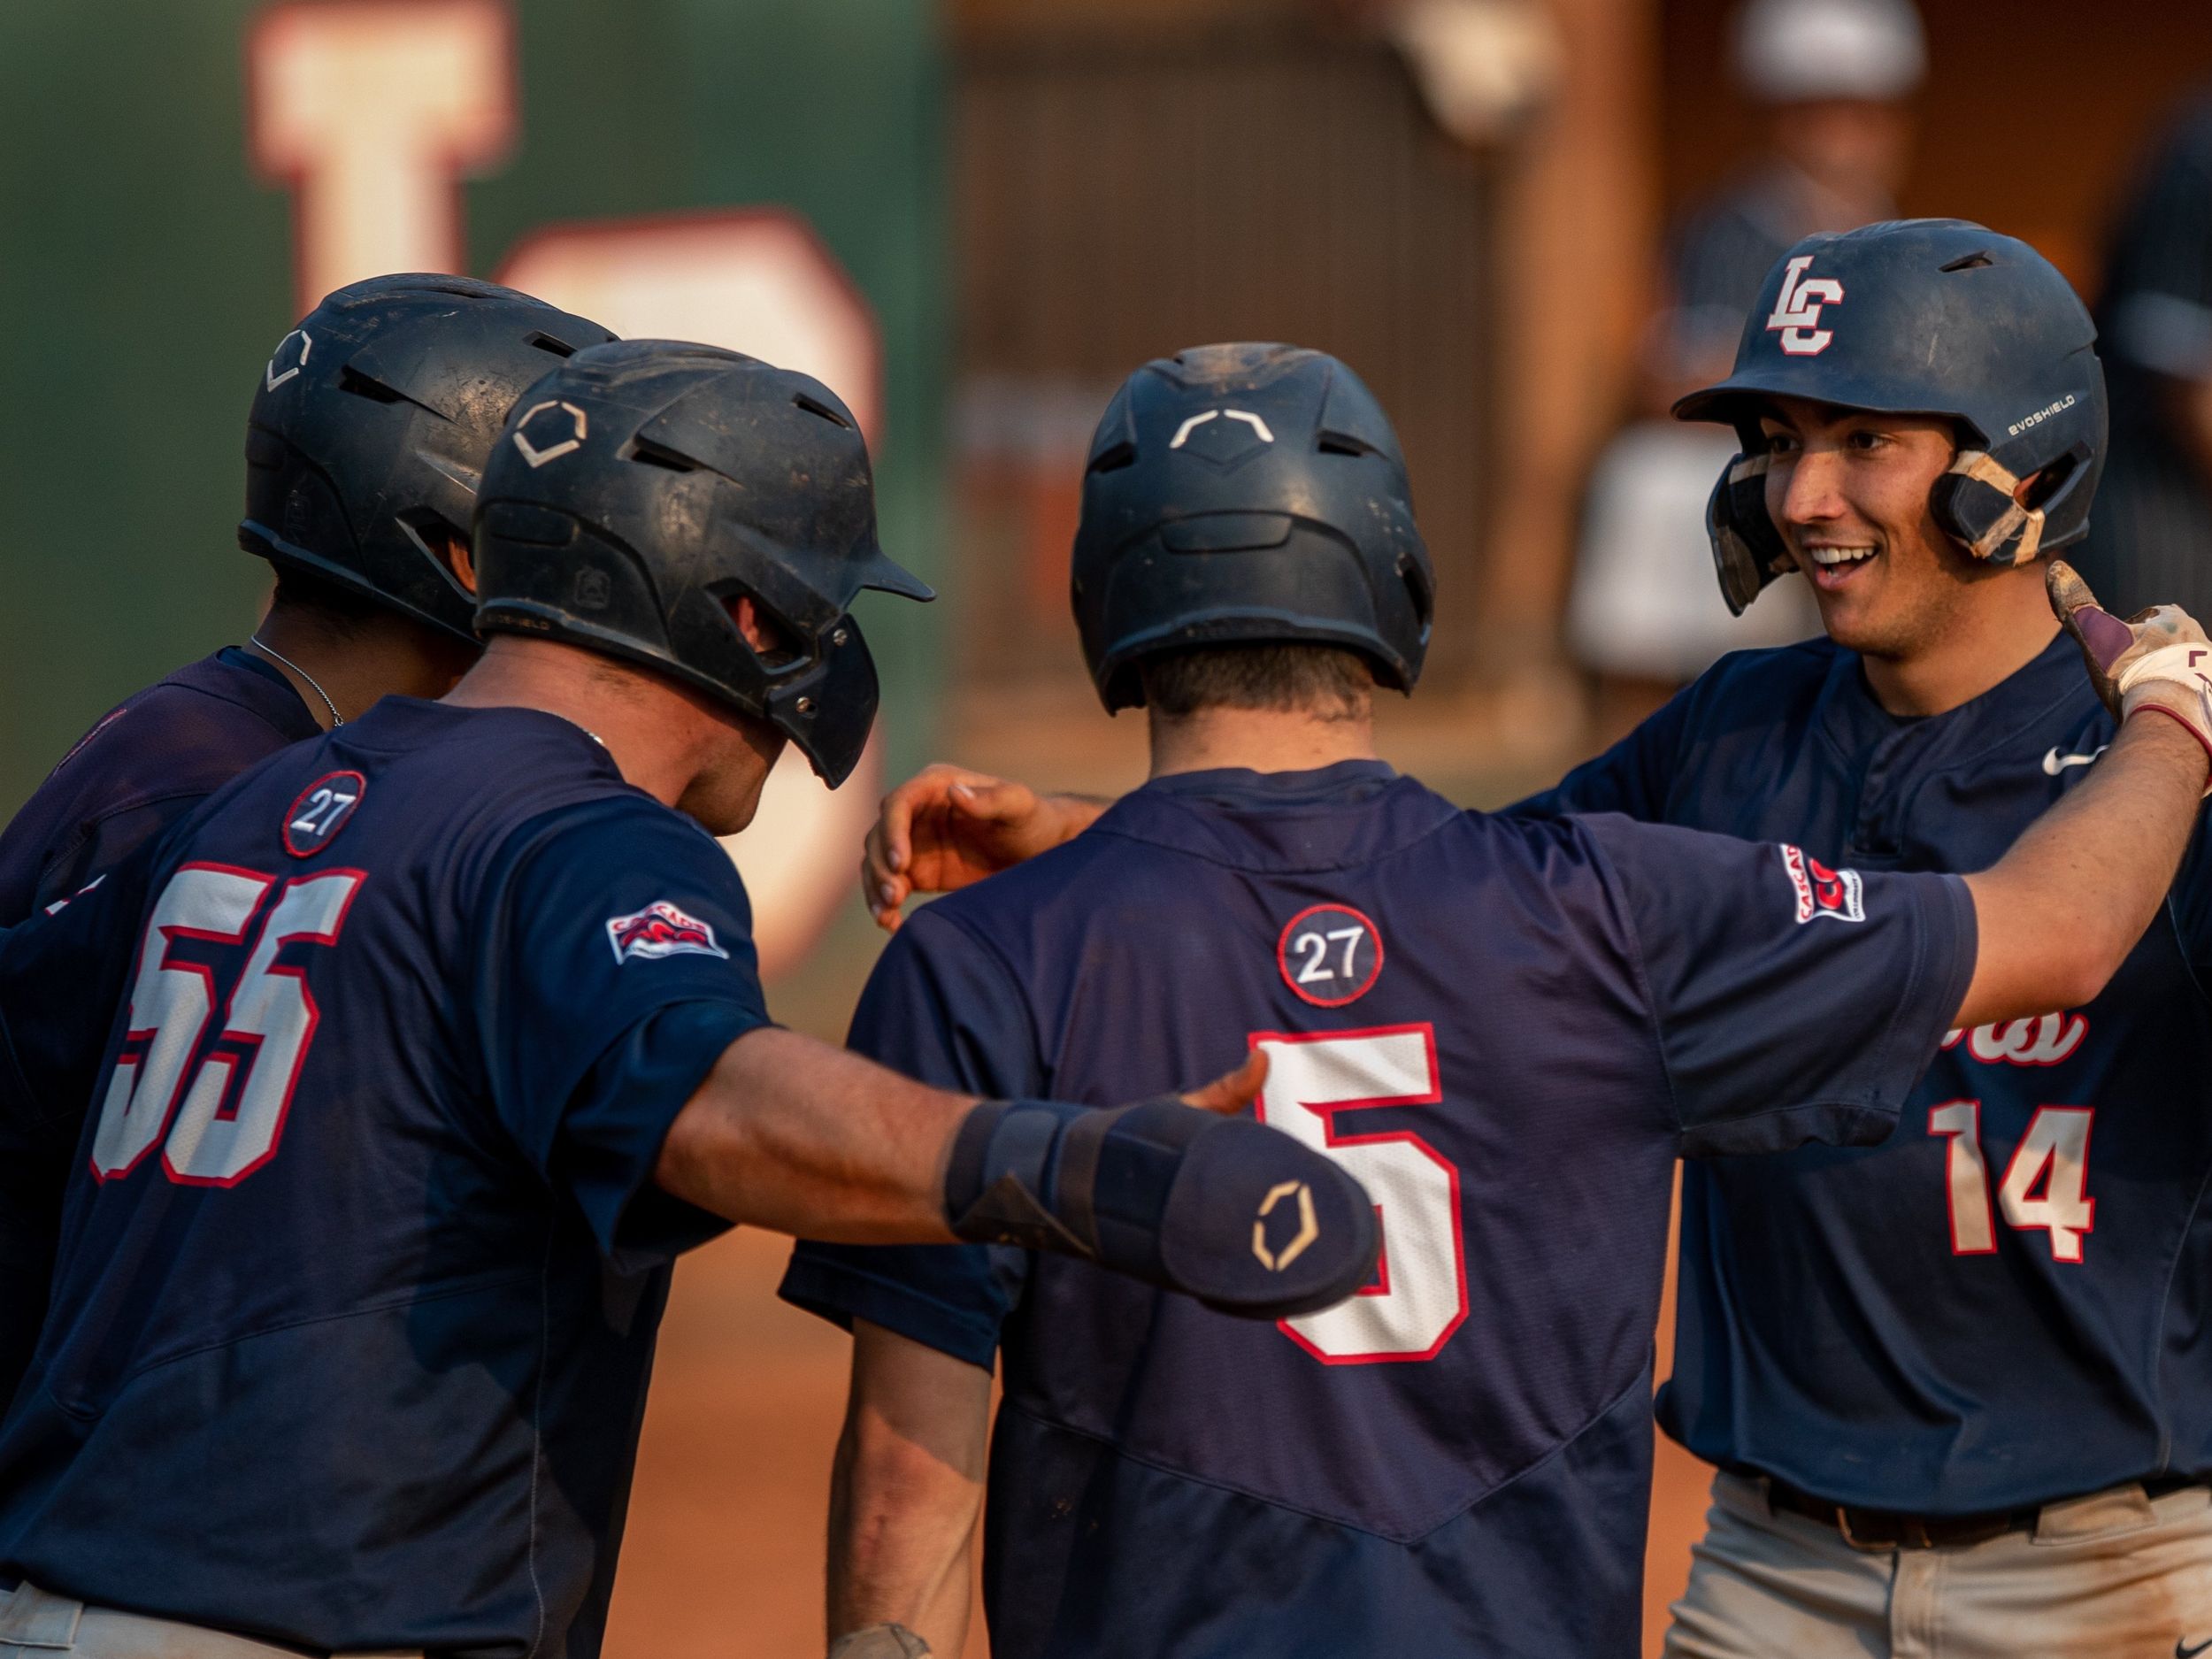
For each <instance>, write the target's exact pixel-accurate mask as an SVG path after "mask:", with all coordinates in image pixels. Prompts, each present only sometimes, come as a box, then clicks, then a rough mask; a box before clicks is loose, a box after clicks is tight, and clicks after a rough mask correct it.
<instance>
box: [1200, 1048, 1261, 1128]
mask: <svg viewBox="0 0 2212 1659" xmlns="http://www.w3.org/2000/svg"><path fill="white" fill-rule="evenodd" d="M1264 1087H1267V1050H1266V1049H1264V1048H1255V1049H1253V1050H1252V1052H1251V1053H1250V1054H1248V1055H1247V1056H1244V1064H1242V1065H1240V1066H1239V1067H1238V1068H1237V1069H1236V1070H1235V1071H1225V1072H1223V1073H1222V1074H1221V1075H1220V1076H1219V1077H1217V1078H1216V1079H1214V1080H1213V1081H1212V1082H1210V1083H1209V1084H1207V1085H1206V1087H1203V1088H1201V1089H1193V1090H1192V1091H1191V1092H1190V1093H1189V1094H1186V1095H1184V1096H1183V1104H1184V1105H1186V1106H1195V1107H1197V1108H1198V1110H1200V1111H1202V1112H1217V1113H1218V1114H1219V1115H1220V1116H1222V1117H1224V1118H1233V1117H1235V1116H1236V1115H1237V1114H1238V1113H1239V1112H1240V1111H1242V1110H1244V1109H1245V1108H1246V1107H1247V1106H1249V1105H1250V1104H1251V1103H1252V1102H1254V1101H1256V1100H1257V1099H1259V1097H1260V1090H1262V1089H1263V1088H1264Z"/></svg>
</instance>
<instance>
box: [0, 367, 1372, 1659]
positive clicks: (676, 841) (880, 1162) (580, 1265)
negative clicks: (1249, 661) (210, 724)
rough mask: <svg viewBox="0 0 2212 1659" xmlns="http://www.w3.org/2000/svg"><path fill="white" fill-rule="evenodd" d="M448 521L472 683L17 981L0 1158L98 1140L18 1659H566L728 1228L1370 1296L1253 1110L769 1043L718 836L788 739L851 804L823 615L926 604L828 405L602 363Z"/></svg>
mask: <svg viewBox="0 0 2212 1659" xmlns="http://www.w3.org/2000/svg"><path fill="white" fill-rule="evenodd" d="M482 494H483V503H482V505H481V507H480V510H479V513H478V519H477V522H478V526H479V530H478V534H477V538H476V541H475V544H474V546H475V554H476V558H477V561H478V568H479V575H480V580H479V584H478V586H479V594H480V611H479V613H478V621H479V626H480V628H481V629H482V630H483V631H484V632H485V633H486V634H487V635H488V637H489V639H490V641H491V643H490V645H489V648H488V650H487V652H486V654H485V656H484V657H483V658H482V660H481V661H480V663H479V664H477V665H476V666H475V667H474V668H472V670H471V671H470V672H469V673H468V674H467V676H466V677H465V678H464V680H462V681H461V683H460V685H459V686H458V687H456V688H455V690H454V691H453V692H452V694H451V695H449V696H448V697H447V698H446V699H445V700H443V701H442V702H439V703H427V702H422V701H419V700H417V699H414V698H411V697H404V696H388V697H386V698H385V699H383V700H382V701H381V702H380V703H378V704H377V705H376V706H375V707H373V708H372V709H371V710H368V711H367V712H366V713H365V714H364V715H362V716H361V717H360V718H358V719H355V720H349V721H348V722H347V723H346V724H345V725H344V726H341V727H338V728H336V729H334V730H333V731H331V732H329V733H326V734H325V735H324V736H322V737H321V738H320V739H319V740H316V741H310V742H307V743H303V744H298V745H295V746H293V747H291V748H290V749H286V750H284V751H282V752H280V754H278V755H276V756H274V757H272V758H270V759H269V760H267V761H265V762H264V763H263V764H261V765H259V766H258V767H256V768H254V769H252V770H250V771H249V772H246V773H245V774H244V775H243V776H242V777H240V778H238V779H237V780H234V782H233V783H231V784H230V785H229V786H227V787H226V788H224V789H223V790H221V791H219V793H218V794H217V795H215V796H214V797H212V798H211V799H210V800H209V801H208V802H206V803H204V804H203V805H202V806H201V807H200V808H199V809H198V810H196V811H195V812H194V813H193V814H192V815H190V816H189V817H188V818H186V819H185V820H184V821H183V822H181V823H180V824H179V825H177V826H174V827H173V828H172V829H171V830H169V831H168V832H166V833H165V834H164V835H163V836H162V837H161V838H160V839H159V840H157V841H156V842H155V843H154V844H153V845H152V846H151V847H150V848H149V849H146V850H145V851H143V852H142V853H141V854H139V855H136V856H133V857H132V858H131V859H129V860H127V861H126V862H125V864H123V865H121V866H119V868H117V869H115V870H113V871H111V872H110V873H109V875H108V878H107V879H106V880H104V881H103V882H102V883H100V884H99V885H98V886H97V887H95V888H94V889H93V890H92V891H91V892H89V893H88V894H85V895H81V896H80V897H79V898H77V899H75V900H74V901H73V902H71V903H70V904H69V905H68V906H67V907H66V908H65V909H64V910H60V911H59V912H58V913H57V914H54V915H51V916H48V917H43V918H38V919H36V920H35V921H33V922H31V923H29V924H27V925H26V926H23V927H20V928H18V929H15V930H14V931H13V932H12V933H10V934H9V935H8V936H7V937H6V939H5V941H4V942H0V1019H4V1035H5V1038H6V1045H5V1055H6V1061H5V1064H0V1121H7V1120H10V1119H17V1120H20V1119H24V1118H36V1117H39V1116H42V1115H45V1116H58V1117H61V1118H66V1119H70V1120H78V1121H81V1125H82V1127H81V1134H80V1135H79V1138H78V1140H77V1142H76V1160H77V1161H76V1163H75V1164H74V1169H73V1174H72V1177H71V1180H70V1185H69V1190H68V1194H67V1204H66V1210H65V1217H64V1224H63V1238H62V1246H61V1250H60V1256H59V1262H58V1268H57V1271H56V1276H55V1282H54V1294H53V1302H52V1307H51V1310H50V1314H49V1316H48V1318H47V1321H46V1324H45V1326H44V1328H43V1331H42V1334H41V1338H40V1341H39V1346H38V1348H37V1349H36V1351H35V1355H34V1357H33V1362H32V1365H31V1368H30V1371H29V1372H28V1374H27V1378H26V1379H25V1382H24V1385H23V1386H22V1388H21V1389H20V1390H19V1393H18V1394H17V1397H16V1401H15V1403H14V1406H13V1407H12V1409H11V1411H10V1413H9V1415H8V1417H7V1418H6V1419H5V1422H4V1424H0V1567H4V1568H6V1569H7V1570H10V1571H13V1572H15V1573H16V1574H18V1575H19V1577H20V1578H21V1579H22V1580H23V1583H22V1585H21V1587H19V1589H17V1590H16V1591H15V1592H14V1594H12V1597H10V1598H9V1599H8V1600H7V1601H6V1603H5V1605H4V1607H0V1653H10V1654H13V1653H16V1652H18V1651H22V1650H27V1651H33V1652H38V1653H44V1652H46V1651H48V1650H49V1649H50V1648H62V1649H65V1650H66V1651H67V1652H69V1653H70V1654H71V1655H73V1656H74V1659H142V1656H143V1655H147V1654H149V1653H151V1652H159V1653H161V1654H163V1655H183V1656H187V1659H217V1656H221V1659H252V1656H256V1655H280V1654H281V1655H291V1654H296V1653H298V1652H300V1651H302V1650H304V1651H306V1652H309V1653H312V1654H317V1655H322V1654H330V1653H349V1654H354V1653H363V1652H375V1653H378V1654H387V1653H399V1654H410V1655H412V1654H420V1653H423V1652H425V1651H428V1652H434V1653H437V1654H440V1655H444V1654H457V1653H465V1654H471V1655H478V1654H480V1655H514V1656H517V1659H519V1656H520V1655H528V1654H545V1653H561V1654H565V1655H573V1656H577V1659H589V1655H593V1654H595V1653H596V1651H597V1650H598V1646H599V1641H600V1635H601V1631H602V1627H603V1621H604V1618H605V1612H606V1603H607V1596H608V1592H609V1590H610V1588H611V1582H612V1579H613V1575H614V1568H615V1556H616V1548H617V1543H618V1539H619V1535H620V1529H621V1521H622V1515H623V1509H624V1505H625V1502H626V1494H627V1489H628V1484H629V1479H630V1472H631V1465H632V1460H633V1456H634V1444H635V1437H636V1433H637V1428H638V1424H639V1421H640V1418H641V1413H642V1409H643V1403H644V1398H643V1397H644V1387H645V1382H646V1376H647V1371H648V1368H649V1363H650V1359H651V1355H652V1347H653V1340H654V1333H655V1330H656V1327H657V1322H658V1318H659V1316H660V1312H661V1309H662V1305H663V1302H664V1296H665V1293H666V1288H667V1282H668V1276H667V1264H668V1263H669V1261H670V1259H671V1258H672V1256H674V1255H675V1254H676V1253H678V1252H679V1251H680V1250H682V1249H683V1248H687V1247H688V1246H690V1245H693V1244H695V1243H698V1242H700V1241H701V1240H704V1239H706V1238H709V1237H710V1236H712V1235H713V1234H714V1233H717V1232H718V1231H720V1230H721V1229H722V1228H723V1227H724V1226H725V1225H727V1223H728V1221H730V1220H744V1221H748V1222H752V1223H755V1224H757V1225H764V1226H772V1227H780V1228H784V1229H787V1230H791V1229H801V1230H806V1231H810V1232H813V1233H817V1234H818V1235H819V1236H823V1237H827V1238H845V1239H858V1240H867V1239H879V1240H902V1239H903V1240H925V1239H940V1240H950V1239H954V1238H957V1237H968V1238H987V1239H992V1240H1001V1241H1008V1240H1011V1241H1026V1242H1028V1243H1031V1244H1033V1245H1035V1246H1037V1247H1040V1248H1060V1249H1068V1250H1073V1251H1077V1252H1079V1253H1080V1254H1082V1255H1084V1256H1087V1257H1088V1258H1090V1259H1093V1260H1095V1261H1097V1262H1099V1263H1102V1264H1104V1265H1108V1266H1111V1267H1115V1268H1118V1269H1119V1270H1122V1271H1131V1272H1135V1273H1139V1274H1142V1275H1146V1276H1148V1277H1149V1278H1151V1279H1156V1280H1157V1281H1158V1282H1160V1283H1163V1284H1168V1285H1175V1286H1181V1287H1183V1288H1185V1289H1188V1290H1191V1291H1194V1293H1196V1294H1200V1295H1201V1296H1202V1297H1204V1298H1205V1299H1207V1300H1209V1301H1210V1302H1214V1303H1216V1304H1217V1305H1218V1306H1220V1307H1223V1308H1225V1309H1227V1310H1232V1311H1240V1312H1244V1313H1248V1314H1251V1315H1255V1316H1260V1317H1274V1316H1276V1315H1277V1314H1279V1313H1280V1312H1282V1311H1283V1310H1285V1308H1286V1307H1291V1308H1301V1309H1305V1310H1311V1309H1313V1308H1316V1307H1320V1306H1325V1305H1328V1304H1330V1303H1332V1302H1336V1301H1340V1300H1341V1299H1343V1298H1344V1297H1345V1296H1346V1295H1348V1294H1349V1293H1350V1292H1351V1291H1352V1290H1353V1289H1354V1288H1355V1287H1356V1286H1357V1285H1358V1284H1359V1283H1360V1282H1361V1281H1362V1280H1363V1278H1364V1277H1365V1276H1366V1275H1367V1274H1368V1273H1369V1272H1370V1271H1371V1269H1372V1265H1373V1263H1374V1260H1375V1253H1376V1240H1377V1235H1376V1228H1375V1225H1374V1221H1373V1216H1372V1211H1371V1206H1370V1204H1369V1202H1368V1200H1367V1198H1366V1195H1365V1194H1363V1192H1362V1191H1361V1189H1360V1187H1358V1185H1357V1183H1356V1181H1355V1180H1354V1179H1353V1178H1351V1177H1350V1176H1349V1175H1348V1174H1347V1173H1346V1172H1344V1171H1341V1170H1340V1169H1339V1168H1338V1167H1337V1166H1335V1165H1334V1164H1331V1163H1330V1162H1329V1161H1328V1160H1327V1159H1326V1158H1325V1157H1324V1156H1320V1155H1319V1154H1317V1153H1315V1152H1313V1151H1311V1150H1310V1149H1309V1148H1305V1147H1303V1146H1302V1145H1300V1144H1299V1143H1298V1142H1296V1141H1294V1140H1293V1139H1291V1138H1290V1137H1288V1136H1286V1135H1282V1134H1279V1133H1276V1132H1275V1131H1273V1130H1271V1129H1267V1128H1265V1127H1263V1126H1262V1125H1257V1124H1255V1123H1253V1122H1251V1121H1250V1120H1249V1119H1240V1118H1233V1117H1222V1116H1217V1115H1214V1113H1212V1112H1209V1111H1198V1110H1192V1108H1191V1107H1190V1106H1188V1105H1185V1104H1181V1103H1178V1102H1173V1101H1171V1100H1161V1101H1155V1102H1147V1103H1143V1104H1140V1105H1137V1106H1135V1107H1132V1108H1129V1109H1127V1110H1116V1111H1109V1112H1097V1111H1090V1110H1082V1109H1079V1108H1077V1107H1073V1106H1061V1105H1056V1104H1054V1103H1052V1102H1041V1101H1031V1100H1024V1101H1001V1102H991V1103H986V1104H982V1105H978V1104H977V1103H976V1102H974V1100H973V1099H972V1097H969V1098H962V1097H957V1096H954V1095H949V1094H941V1093H939V1092H937V1091H935V1090H932V1089H929V1088H926V1087H922V1086H919V1085H917V1084H913V1083H910V1082H908V1081H906V1080H905V1079H900V1078H897V1077H895V1076H893V1075H892V1074H890V1073H888V1072H885V1071H880V1070H879V1069H877V1068H875V1067H873V1066H871V1065H869V1064H865V1063H864V1062H862V1061H860V1060H859V1059H857V1058H856V1057H854V1056H848V1055H845V1054H844V1053H842V1052H841V1051H840V1050H837V1049H834V1048H829V1047H827V1046H826V1045H823V1044H819V1043H816V1042H812V1041H809V1040H807V1039H804V1038H801V1037H798V1036H795V1035H793V1034H791V1033H786V1032H782V1031H779V1030H777V1029H775V1028H774V1027H773V1026H772V1025H771V1024H770V1023H769V1021H768V1017H767V1014H766V1012H765V1010H764V1007H763V1005H762V1002H761V995H760V989H759V985H758V982H757V977H756V974H755V969H754V955H753V949H752V945H751V943H750V941H749V937H748V911H747V906H746V900H745V895H744V892H743V889H742V887H741V885H740V883H739V881H738V879H737V877H736V874H735V872H734V871H733V868H732V866H731V864H730V862H729V860H728V858H727V857H726V856H724V854H723V853H722V852H721V850H720V849H719V848H718V847H717V846H716V844H715V842H714V841H713V840H711V839H710V833H708V832H712V833H731V832H734V831H735V830H737V829H739V828H741V827H742V826H744V825H745V824H746V822H747V821H748V820H749V818H750V817H751V816H752V813H753V810H754V808H755V806H756V804H757V800H758V796H759V792H760V788H761V786H762V783H763V782H764V780H765V777H766V775H767V772H768V771H769V768H770V766H771V765H772V764H773V762H774V760H775V759H776V757H777V755H778V753H779V751H780V749H781V747H782V745H783V743H784V742H785V741H790V742H793V743H795V744H797V745H798V746H799V748H800V749H802V750H803V752H804V753H805V754H806V755H807V756H808V757H809V758H810V760H811V761H812V763H813V764H814V765H815V767H816V769H817V770H818V772H820V773H821V774H822V776H823V777H824V779H825V780H826V781H828V782H830V783H832V784H834V783H837V782H839V781H841V780H842V779H843V778H844V776H845V775H846V773H847V772H849V769H850V768H851V766H852V764H853V763H854V761H855V760H856V757H858V755H859V752H860V749H861V746H862V743H863V741H864V739H865V737H866V734H867V732H868V728H869V724H870V721H871V719H872V716H873V712H874V708H875V703H876V683H875V677H874V671H873V668H872V664H871V661H870V658H869V656H868V652H867V648H866V645H865V643H864V641H863V639H862V637H861V634H860V631H859V627H858V625H857V624H856V622H855V621H854V620H853V618H851V616H850V614H849V610H848V607H849V604H850V603H851V601H852V599H853V598H854V596H855V595H856V593H857V591H858V590H859V589H861V588H881V589H885V590H887V591H890V592H894V593H899V594H903V595H909V596H910V597H916V598H922V597H926V596H927V595H928V590H927V589H926V588H924V587H923V586H922V585H921V584H920V583H919V582H918V581H917V580H915V579H914V578H913V577H912V576H910V575H909V574H908V573H907V572H904V571H902V569H900V568H899V566H897V565H895V564H893V563H892V562H891V560H890V559H889V558H888V557H886V556H885V555H884V553H883V552H882V550H881V549H880V548H879V546H878V544H877V541H876V537H875V527H874V507H873V501H872V487H871V483H870V475H869V470H868V464H867V454H866V450H865V449H864V447H863V444H862V442H861V438H860V434H859V433H858V430H857V428H856V426H855V424H854V421H853V419H852V417H851V415H850V414H849V411H847V410H846V409H845V408H844V406H843V405H842V404H841V403H839V402H838V400H837V399H836V397H835V396H833V394H832V393H831V392H829V391H828V390H827V388H824V387H823V386H822V385H821V384H820V383H819V382H818V381H815V380H809V379H807V378H806V377H804V376H802V375H797V374H790V373H784V372H781V371H779V370H776V369H772V368H770V367H769V366H767V365H764V364H760V363H757V362H755V361H754V360H752V359H750V358H746V357H739V356H737V355H735V354H733V353H730V352H725V351H719V350H715V349H710V348H706V347H695V346H683V345H674V344H670V343H667V342H646V343H643V344H640V345H603V346H598V347H593V348H589V349H586V350H584V351H581V352H579V353H577V354H576V355H575V356H574V357H572V358H571V359H569V360H568V361H567V362H566V363H565V365H562V366H560V367H559V368H557V370H556V371H555V373H552V374H551V375H550V376H549V377H548V378H546V379H545V380H541V381H540V382H539V383H538V384H537V385H536V386H535V387H534V388H531V389H530V390H529V391H528V392H526V394H525V395H524V396H523V397H522V398H521V399H520V400H519V402H518V407H517V409H516V411H515V412H514V415H513V417H512V419H511V421H510V422H509V424H508V426H507V427H506V429H505V434H504V436H503V438H502V440H501V441H500V442H499V444H498V445H497V446H496V447H495V451H494V453H493V456H492V458H491V460H490V463H489V465H488V467H487V470H486V472H485V476H484V480H483V491H482ZM1259 1070H1260V1068H1258V1067H1256V1066H1255V1067H1252V1068H1249V1069H1248V1071H1247V1072H1246V1073H1245V1074H1244V1075H1243V1076H1242V1077H1240V1079H1232V1080H1230V1081H1229V1082H1228V1083H1225V1084H1224V1085H1221V1086H1217V1087H1216V1088H1215V1089H1213V1090H1211V1091H1210V1092H1208V1093H1206V1094H1202V1095H1201V1096H1200V1097H1198V1099H1199V1103H1201V1104H1206V1105H1210V1106H1214V1107H1217V1108H1233V1107H1234V1106H1235V1105H1236V1104H1238V1103H1240V1101H1241V1100H1243V1099H1246V1098H1248V1096H1249V1094H1250V1092H1251V1088H1252V1087H1253V1086H1254V1082H1255V1079H1256V1075H1257V1073H1258V1071H1259ZM1270 1199H1272V1204H1270V1203H1269V1202H1268V1201H1269V1200H1270ZM1309 1221H1310V1225H1308V1223H1309ZM1255 1227H1257V1232H1255ZM1294 1236H1295V1237H1296V1239H1297V1240H1298V1241H1299V1248H1296V1249H1293V1248H1291V1244H1292V1240H1293V1238H1294ZM1256 1238H1257V1239H1258V1240H1260V1241H1261V1242H1262V1243H1263V1244H1265V1243H1266V1242H1267V1241H1268V1240H1275V1246H1274V1248H1271V1252H1270V1259H1268V1260H1264V1261H1263V1260H1262V1259H1260V1257H1259V1256H1257V1255H1256V1252H1255V1248H1254V1240H1255V1239H1256ZM11 1643H12V1644H16V1646H15V1647H10V1644H11Z"/></svg>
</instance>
